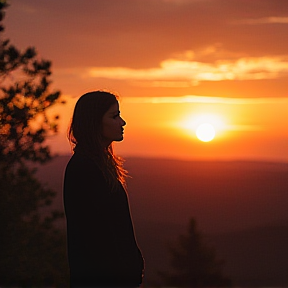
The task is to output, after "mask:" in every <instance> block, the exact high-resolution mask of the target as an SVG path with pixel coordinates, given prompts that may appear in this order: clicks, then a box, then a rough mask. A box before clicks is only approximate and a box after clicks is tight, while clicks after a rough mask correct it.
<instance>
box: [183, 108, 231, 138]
mask: <svg viewBox="0 0 288 288" xmlns="http://www.w3.org/2000/svg"><path fill="white" fill-rule="evenodd" d="M225 122H226V121H225V119H224V118H223V115H219V114H216V113H197V114H192V115H189V116H188V117H186V118H184V119H183V120H182V122H180V127H181V128H182V129H184V131H185V134H188V135H189V136H190V137H191V136H192V137H196V139H198V140H200V141H202V142H210V141H212V140H214V138H216V137H217V139H218V138H219V137H220V138H221V137H223V133H224V132H225V130H226V129H227V128H226V126H227V125H226V124H225Z"/></svg>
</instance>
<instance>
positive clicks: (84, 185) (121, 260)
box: [64, 91, 144, 287]
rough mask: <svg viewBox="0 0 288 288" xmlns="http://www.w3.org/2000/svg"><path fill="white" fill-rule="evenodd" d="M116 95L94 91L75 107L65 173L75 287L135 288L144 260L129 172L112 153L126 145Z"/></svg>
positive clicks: (72, 282) (68, 240)
mask: <svg viewBox="0 0 288 288" xmlns="http://www.w3.org/2000/svg"><path fill="white" fill-rule="evenodd" d="M125 125H126V122H125V121H124V120H123V119H122V118H121V116H120V111H119V104H118V101H117V98H116V96H115V95H113V94H111V93H108V92H103V91H96V92H90V93H87V94H84V95H83V96H81V97H80V98H79V100H78V102H77V103H76V106H75V109H74V114H73V117H72V122H71V126H70V129H69V132H68V138H69V141H70V143H71V144H72V146H73V150H74V154H73V156H72V157H71V159H70V161H69V163H68V165H67V167H66V171H65V178H64V206H65V214H66V219H67V244H68V260H69V266H70V285H71V286H72V287H137V286H139V285H140V284H141V282H142V272H143V267H144V265H143V258H142V255H141V252H140V250H139V248H138V246H137V243H136V240H135V236H134V231H133V226H132V221H131V216H130V212H129V205H128V199H127V195H126V192H125V189H124V188H123V187H125V176H126V171H125V170H124V169H123V167H122V162H121V160H120V158H118V157H116V156H115V155H114V153H113V149H112V142H113V141H121V140H123V131H124V129H123V127H124V126H125Z"/></svg>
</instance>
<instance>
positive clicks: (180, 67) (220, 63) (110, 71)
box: [85, 56, 288, 87]
mask: <svg viewBox="0 0 288 288" xmlns="http://www.w3.org/2000/svg"><path fill="white" fill-rule="evenodd" d="M287 59H288V57H287V56H283V57H242V58H239V59H233V60H217V61H215V62H214V63H205V62H200V61H195V60H194V61H193V59H191V60H178V59H167V60H164V61H162V62H161V63H160V67H158V68H150V69H132V68H127V67H92V68H89V69H88V71H87V73H86V75H85V77H87V76H88V77H92V78H93V77H95V78H108V79H117V80H130V81H148V82H149V81H151V82H152V84H150V85H153V86H156V84H157V83H158V85H159V86H161V81H163V85H162V86H165V87H167V86H169V85H168V83H169V82H170V81H171V85H170V86H173V87H176V86H177V82H179V87H183V85H186V84H185V83H186V82H187V83H190V85H197V84H198V83H199V82H201V81H223V80H258V79H276V78H279V77H283V76H287V74H288V60H287ZM185 81H186V82H185Z"/></svg>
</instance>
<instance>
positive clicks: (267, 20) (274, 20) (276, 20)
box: [233, 17, 288, 25]
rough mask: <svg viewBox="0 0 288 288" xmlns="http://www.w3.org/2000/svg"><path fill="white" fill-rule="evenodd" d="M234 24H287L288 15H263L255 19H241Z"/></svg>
mask: <svg viewBox="0 0 288 288" xmlns="http://www.w3.org/2000/svg"><path fill="white" fill-rule="evenodd" d="M233 23H234V24H246V25H259V24H288V17H264V18H257V19H243V20H239V21H235V22H233Z"/></svg>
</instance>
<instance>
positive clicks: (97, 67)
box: [4, 0, 288, 162]
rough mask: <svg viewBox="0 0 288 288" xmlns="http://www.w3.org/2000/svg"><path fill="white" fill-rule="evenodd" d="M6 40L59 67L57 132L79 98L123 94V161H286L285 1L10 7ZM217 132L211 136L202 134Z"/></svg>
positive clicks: (54, 142) (158, 0)
mask: <svg viewBox="0 0 288 288" xmlns="http://www.w3.org/2000/svg"><path fill="white" fill-rule="evenodd" d="M9 3H10V7H9V8H8V9H7V11H6V17H5V19H4V25H5V26H6V30H5V37H6V38H10V39H11V42H12V43H13V44H15V45H16V46H17V47H18V48H22V49H25V48H26V47H28V46H35V47H36V48H37V51H38V52H39V55H40V57H41V58H45V59H48V60H51V61H52V64H53V66H52V72H53V74H52V80H53V88H54V89H59V90H61V92H62V95H63V97H64V98H65V99H67V104H66V105H64V106H60V107H56V108H55V109H54V110H53V111H50V112H51V113H59V114H60V116H61V117H62V118H61V123H60V124H61V125H60V133H59V134H58V135H57V136H55V137H53V138H51V139H49V144H50V145H51V147H52V150H53V152H57V153H69V151H70V148H69V144H68V142H67V140H66V138H65V133H66V129H67V125H68V123H69V119H70V117H71V115H72V111H73V107H74V105H75V102H76V100H77V99H78V97H79V96H80V95H82V94H84V93H85V92H88V91H91V90H98V89H100V90H103V89H105V90H109V91H111V92H115V93H117V94H119V95H120V99H121V100H120V110H121V114H122V117H123V118H124V119H125V120H126V122H127V126H126V129H125V135H124V137H125V140H124V141H123V142H122V143H121V144H118V143H117V144H116V145H115V147H116V151H117V152H118V153H119V154H120V155H122V156H141V157H169V158H179V159H187V160H193V159H195V160H201V159H205V160H210V159H217V160H219V159H225V160H234V159H236V160H238V159H240V160H244V159H245V160H246V159H250V160H251V159H252V160H269V161H286V162H287V161H288V93H287V91H288V50H287V44H288V43H287V35H288V6H287V0H81V1H75V0H69V1H68V0H61V1H58V0H57V1H56V0H49V1H47V0H10V1H9ZM203 123H209V124H211V125H213V127H214V128H213V129H214V131H213V132H214V133H215V138H214V139H213V140H212V141H209V142H203V141H201V140H199V139H198V138H197V136H196V129H197V128H198V127H199V125H200V124H203Z"/></svg>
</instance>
